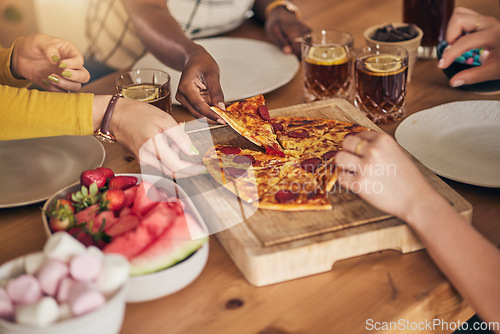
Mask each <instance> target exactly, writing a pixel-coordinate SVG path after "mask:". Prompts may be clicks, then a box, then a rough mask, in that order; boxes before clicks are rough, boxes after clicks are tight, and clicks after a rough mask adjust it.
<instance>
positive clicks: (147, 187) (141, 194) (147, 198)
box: [132, 181, 159, 217]
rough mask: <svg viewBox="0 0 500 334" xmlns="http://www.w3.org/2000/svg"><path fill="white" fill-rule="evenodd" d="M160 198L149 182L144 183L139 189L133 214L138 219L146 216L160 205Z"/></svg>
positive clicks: (133, 206)
mask: <svg viewBox="0 0 500 334" xmlns="http://www.w3.org/2000/svg"><path fill="white" fill-rule="evenodd" d="M158 198H159V196H158V194H157V190H156V187H154V186H153V185H152V184H151V183H149V182H147V181H142V182H141V184H139V186H138V187H137V191H136V195H135V199H134V204H133V205H132V212H133V213H134V214H135V215H136V216H138V217H142V216H144V215H145V214H146V213H148V212H149V210H151V209H152V208H153V207H154V206H155V205H157V204H158V203H159V202H158V201H157V199H158Z"/></svg>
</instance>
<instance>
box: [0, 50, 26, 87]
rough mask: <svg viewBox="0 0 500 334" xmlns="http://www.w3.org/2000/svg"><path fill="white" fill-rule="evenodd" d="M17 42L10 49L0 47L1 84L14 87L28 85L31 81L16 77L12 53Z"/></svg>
mask: <svg viewBox="0 0 500 334" xmlns="http://www.w3.org/2000/svg"><path fill="white" fill-rule="evenodd" d="M16 42H17V41H16ZM16 42H14V43H13V44H12V46H11V47H10V48H8V49H3V48H0V84H3V85H9V86H12V87H28V86H29V85H30V82H29V81H28V80H24V79H19V78H18V77H16V73H15V71H14V69H13V64H12V54H13V53H14V47H15V45H16Z"/></svg>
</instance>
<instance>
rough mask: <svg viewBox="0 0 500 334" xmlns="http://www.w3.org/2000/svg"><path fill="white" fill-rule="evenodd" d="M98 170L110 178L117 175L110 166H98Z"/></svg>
mask: <svg viewBox="0 0 500 334" xmlns="http://www.w3.org/2000/svg"><path fill="white" fill-rule="evenodd" d="M96 170H97V171H100V172H102V173H103V174H104V176H105V177H106V179H108V180H109V179H111V178H112V177H114V176H115V173H113V171H112V170H111V169H110V168H106V167H97V168H96Z"/></svg>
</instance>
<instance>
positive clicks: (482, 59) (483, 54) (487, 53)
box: [479, 50, 490, 64]
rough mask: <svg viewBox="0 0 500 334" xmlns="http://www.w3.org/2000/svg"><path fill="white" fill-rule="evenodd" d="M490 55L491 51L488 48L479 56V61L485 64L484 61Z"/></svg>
mask: <svg viewBox="0 0 500 334" xmlns="http://www.w3.org/2000/svg"><path fill="white" fill-rule="evenodd" d="M489 55H490V51H488V50H484V51H483V52H482V53H481V55H480V56H479V62H480V63H481V64H483V63H484V62H485V61H486V59H487V58H488V56H489Z"/></svg>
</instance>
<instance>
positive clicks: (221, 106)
mask: <svg viewBox="0 0 500 334" xmlns="http://www.w3.org/2000/svg"><path fill="white" fill-rule="evenodd" d="M217 106H218V107H219V108H220V109H222V110H226V105H225V104H224V102H219V103H217Z"/></svg>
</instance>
